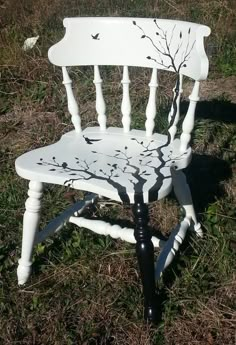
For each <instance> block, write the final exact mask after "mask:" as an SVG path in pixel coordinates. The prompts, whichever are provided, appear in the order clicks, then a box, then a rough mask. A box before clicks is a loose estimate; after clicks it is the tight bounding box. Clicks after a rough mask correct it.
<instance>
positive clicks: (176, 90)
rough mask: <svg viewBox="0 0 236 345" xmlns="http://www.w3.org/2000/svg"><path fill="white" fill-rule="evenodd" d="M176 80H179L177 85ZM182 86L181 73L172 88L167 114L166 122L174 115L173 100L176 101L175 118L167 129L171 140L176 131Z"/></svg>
mask: <svg viewBox="0 0 236 345" xmlns="http://www.w3.org/2000/svg"><path fill="white" fill-rule="evenodd" d="M178 82H179V85H178ZM182 86H183V75H182V74H179V79H178V81H177V82H176V85H175V87H174V88H173V93H174V95H173V102H172V105H171V110H170V113H169V116H168V122H169V123H170V121H171V119H172V116H173V115H174V111H175V110H174V102H175V103H176V114H175V119H174V122H173V124H172V126H171V127H170V128H169V130H168V131H169V133H170V136H171V142H172V141H173V140H174V139H175V134H176V132H177V125H178V122H179V115H180V99H181V94H182V93H183V89H182ZM175 99H176V100H175Z"/></svg>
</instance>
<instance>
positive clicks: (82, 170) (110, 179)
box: [37, 138, 182, 204]
mask: <svg viewBox="0 0 236 345" xmlns="http://www.w3.org/2000/svg"><path fill="white" fill-rule="evenodd" d="M131 140H132V141H135V142H136V143H137V144H138V145H140V146H141V147H142V148H143V150H142V151H141V152H140V154H139V155H138V156H137V157H136V158H138V161H139V164H138V165H135V164H134V163H132V159H133V158H134V157H132V156H131V155H130V154H129V152H128V151H129V149H128V147H127V146H125V147H124V149H123V150H118V149H117V150H114V154H113V155H107V154H104V153H102V152H98V151H91V153H93V154H96V155H97V156H99V155H102V156H104V157H107V158H111V161H110V162H109V160H108V162H107V163H106V166H104V168H100V169H99V170H96V166H95V164H96V163H97V161H98V157H97V158H96V159H95V160H90V161H87V160H85V159H80V158H78V157H74V160H75V165H73V166H70V165H69V164H68V163H67V162H59V161H58V160H57V159H56V157H52V159H51V160H50V161H46V160H44V159H43V158H41V159H40V161H39V162H38V163H37V164H38V165H41V166H46V167H48V168H49V171H57V172H59V173H62V174H66V175H67V176H71V178H69V179H67V180H65V182H64V184H65V185H68V186H73V182H74V181H79V180H84V181H88V180H91V179H95V180H101V181H106V182H107V183H108V184H110V185H111V186H112V187H114V188H115V189H116V190H117V191H118V194H119V196H120V199H121V201H122V202H123V203H126V204H129V203H130V199H129V196H128V193H127V189H126V186H124V185H122V184H121V183H120V182H119V178H120V177H121V175H122V174H125V175H127V180H128V181H129V182H130V183H131V184H132V185H133V190H134V202H143V187H144V185H145V183H146V182H147V180H148V176H150V175H153V174H154V175H155V176H156V178H155V183H154V184H153V186H152V187H151V189H150V190H149V196H150V201H151V200H152V201H154V200H157V198H158V191H159V189H160V188H161V186H162V184H163V181H164V180H165V179H167V178H169V177H170V176H164V174H163V173H162V172H161V169H162V168H163V167H168V166H170V164H171V165H174V164H175V163H176V162H177V161H178V160H179V159H181V158H182V155H181V156H178V157H174V158H173V157H171V154H172V152H170V154H169V156H168V158H167V159H164V158H163V153H162V152H161V154H160V152H159V151H158V149H157V148H156V147H154V148H153V147H152V148H151V145H152V143H153V142H154V140H151V141H149V142H148V143H146V144H144V142H143V141H142V140H141V141H139V140H137V139H136V138H131ZM162 147H163V146H162ZM160 157H161V158H160ZM149 158H150V159H149ZM153 159H154V160H155V159H159V161H160V162H161V164H159V166H157V165H156V164H155V162H154V160H153ZM121 162H122V163H123V164H120V163H121ZM147 168H148V171H147ZM150 168H151V170H150Z"/></svg>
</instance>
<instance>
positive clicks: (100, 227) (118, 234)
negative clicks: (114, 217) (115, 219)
mask: <svg viewBox="0 0 236 345" xmlns="http://www.w3.org/2000/svg"><path fill="white" fill-rule="evenodd" d="M69 222H70V223H73V224H76V225H77V226H79V227H82V228H86V229H89V230H91V231H93V232H95V233H97V234H99V235H105V236H107V235H109V236H111V237H112V238H120V239H121V240H122V241H126V242H129V243H136V240H135V238H134V229H130V228H121V227H120V226H119V225H117V224H115V225H111V224H110V223H107V222H104V221H102V220H91V219H86V218H83V217H73V216H72V217H70V219H69ZM152 243H153V246H154V247H156V248H159V247H163V246H164V244H165V241H163V240H160V239H159V238H157V237H155V236H152Z"/></svg>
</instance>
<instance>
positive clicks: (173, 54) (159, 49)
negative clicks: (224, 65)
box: [133, 19, 196, 73]
mask: <svg viewBox="0 0 236 345" xmlns="http://www.w3.org/2000/svg"><path fill="white" fill-rule="evenodd" d="M153 23H154V30H155V36H156V37H155V38H156V39H155V40H154V39H153V38H152V37H151V36H150V35H148V34H147V33H146V32H145V31H144V29H143V28H142V27H141V26H140V25H138V23H137V22H136V21H135V20H134V21H133V25H135V26H136V27H137V28H138V29H139V30H140V31H141V34H142V35H141V39H146V40H148V41H149V42H150V44H151V46H152V47H153V48H154V50H155V52H156V56H151V55H148V56H147V57H146V58H147V59H148V60H152V61H154V62H155V63H156V64H157V65H158V66H160V67H163V68H165V69H167V70H173V71H174V72H176V73H181V69H182V68H184V67H187V64H186V63H187V61H188V60H189V58H190V54H191V52H192V50H193V47H194V45H195V42H196V41H193V43H192V44H190V33H191V28H189V29H188V31H187V40H184V39H183V32H182V31H179V34H178V39H179V42H178V43H177V46H176V42H175V44H173V37H174V33H175V31H176V25H173V28H172V30H168V31H167V30H164V29H162V28H161V27H160V26H159V25H158V23H157V20H156V19H154V20H153Z"/></svg>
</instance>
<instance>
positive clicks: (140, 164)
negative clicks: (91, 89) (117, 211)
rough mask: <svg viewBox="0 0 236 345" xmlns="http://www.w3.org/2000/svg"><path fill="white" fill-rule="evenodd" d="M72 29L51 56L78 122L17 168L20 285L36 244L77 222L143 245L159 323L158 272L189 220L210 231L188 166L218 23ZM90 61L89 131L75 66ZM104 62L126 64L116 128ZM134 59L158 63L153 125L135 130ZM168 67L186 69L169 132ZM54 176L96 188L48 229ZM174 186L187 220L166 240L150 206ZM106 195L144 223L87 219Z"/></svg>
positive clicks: (150, 315)
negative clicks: (208, 41) (188, 88)
mask: <svg viewBox="0 0 236 345" xmlns="http://www.w3.org/2000/svg"><path fill="white" fill-rule="evenodd" d="M64 26H65V28H66V33H65V36H64V38H63V39H62V40H61V41H60V42H59V43H57V44H55V45H54V46H52V47H51V48H50V50H49V60H50V61H51V62H52V63H53V64H54V65H57V66H61V67H62V73H63V84H64V85H65V89H66V93H67V100H68V109H69V112H70V114H71V120H72V123H73V125H74V128H75V129H74V130H73V131H70V132H69V133H67V134H64V135H63V136H62V137H61V139H60V140H59V141H58V142H56V143H55V144H52V145H49V146H45V147H42V148H39V149H36V150H33V151H30V152H28V153H25V154H23V155H22V156H20V157H19V158H18V159H17V160H16V171H17V173H18V174H19V175H20V176H21V177H23V178H25V179H27V180H29V181H30V182H29V190H28V199H27V201H26V204H25V206H26V211H25V213H24V220H23V240H22V254H21V259H20V260H19V266H18V270H17V274H18V282H19V284H24V283H25V282H26V281H27V279H28V277H29V275H30V272H31V264H32V261H31V260H32V252H33V246H34V245H36V244H37V243H39V242H41V241H43V240H44V239H45V238H46V237H47V236H49V235H51V234H52V233H54V232H57V231H58V230H60V229H61V228H62V227H63V225H64V224H65V222H66V221H68V222H70V223H74V224H76V225H78V226H79V227H85V228H88V229H90V230H92V231H94V232H96V233H98V234H102V235H110V236H111V237H113V238H121V239H122V240H125V241H128V242H131V243H136V252H137V257H138V264H139V268H140V273H141V279H142V283H143V292H144V300H145V308H144V309H145V312H144V314H145V318H146V319H148V320H150V321H154V322H155V321H156V319H157V313H158V310H157V309H158V307H157V294H156V283H155V275H156V279H158V278H159V277H160V276H161V274H162V272H163V270H164V269H165V268H166V267H167V266H168V265H169V264H170V262H171V261H172V259H173V257H174V255H175V253H176V251H177V250H178V248H179V246H180V244H181V243H182V241H183V239H184V237H185V234H186V231H187V229H188V228H189V227H190V228H191V227H192V229H193V230H195V231H196V233H197V234H198V235H202V232H201V226H200V224H199V223H198V221H197V218H196V215H195V211H194V207H193V203H192V198H191V193H190V190H189V187H188V184H187V182H186V179H185V175H184V173H183V172H182V169H184V168H186V167H187V166H188V165H189V163H190V160H191V154H192V153H191V148H190V139H191V132H192V130H193V126H194V112H195V108H196V104H197V101H198V100H199V85H200V81H201V80H203V79H206V77H207V73H208V59H207V56H206V54H205V51H204V37H205V36H208V35H209V34H210V29H209V28H208V27H207V26H204V25H199V24H194V23H188V22H183V21H174V20H164V19H144V18H135V19H132V18H99V17H97V18H66V19H65V20H64ZM85 65H86V66H87V65H92V66H94V81H93V82H94V85H95V89H96V111H97V114H98V124H99V126H96V127H88V128H85V129H82V128H81V119H80V115H79V107H78V104H77V102H76V99H75V96H74V93H73V89H72V81H71V79H70V77H69V74H68V71H67V66H85ZM102 65H114V66H123V78H122V80H121V84H122V89H123V97H122V103H121V114H122V124H123V128H112V127H108V128H107V126H106V120H107V118H106V104H105V101H104V98H103V92H102V79H101V76H100V70H99V66H102ZM128 66H136V67H145V68H148V69H151V79H150V83H149V88H150V93H149V98H148V100H147V107H146V122H145V128H146V130H135V129H131V128H130V124H131V113H132V110H131V101H130V96H129V84H130V79H129V67H128ZM160 70H165V71H169V72H170V73H174V74H175V75H176V84H175V86H174V89H173V102H172V107H171V109H170V112H169V114H167V115H168V120H169V127H168V131H167V134H166V135H162V134H158V133H153V131H154V127H155V116H156V93H157V88H158V75H157V73H158V72H159V71H160ZM183 76H186V77H189V78H191V79H192V80H193V88H192V92H191V94H190V96H189V106H188V110H187V113H186V115H185V118H184V121H183V124H182V133H181V135H180V138H176V132H177V124H178V121H179V116H180V96H181V93H182V81H183ZM111 101H112V100H111ZM46 183H50V184H58V185H65V186H68V185H69V186H71V188H74V189H79V190H83V191H88V192H91V193H90V194H88V195H87V197H86V198H85V199H84V200H81V201H78V202H76V203H75V204H73V205H72V206H71V207H70V208H69V209H67V210H66V211H65V212H63V213H62V214H61V215H59V216H58V217H57V218H56V219H54V220H52V221H51V222H50V223H49V224H48V226H47V227H46V228H45V229H44V230H41V231H39V229H38V224H39V218H40V207H41V198H42V195H43V185H44V184H46ZM172 186H173V188H174V192H175V194H176V197H177V199H178V201H179V203H180V205H181V206H182V207H183V208H184V210H185V218H184V219H183V220H182V221H180V223H179V224H178V225H177V226H176V228H175V229H174V230H173V231H172V233H171V235H170V237H169V239H168V240H167V241H166V242H165V241H162V240H160V239H158V238H157V237H152V236H151V234H150V231H149V229H148V206H147V205H148V203H149V202H153V201H156V200H160V199H162V198H164V197H165V196H167V195H168V194H169V193H170V192H171V190H172ZM99 196H104V197H108V198H110V199H113V200H116V201H119V202H122V203H124V204H130V205H132V210H133V215H134V223H135V226H134V229H129V228H121V227H120V226H118V225H110V224H109V223H105V222H103V221H100V220H89V219H85V218H83V217H82V216H81V214H82V212H83V210H84V209H85V208H86V207H87V206H88V205H90V204H91V203H93V202H94V201H95V200H96V198H98V197H99ZM159 246H160V247H161V249H162V250H161V253H160V256H159V259H158V260H157V264H156V269H155V268H154V253H153V250H154V249H153V248H154V247H159ZM155 271H156V272H155Z"/></svg>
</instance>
